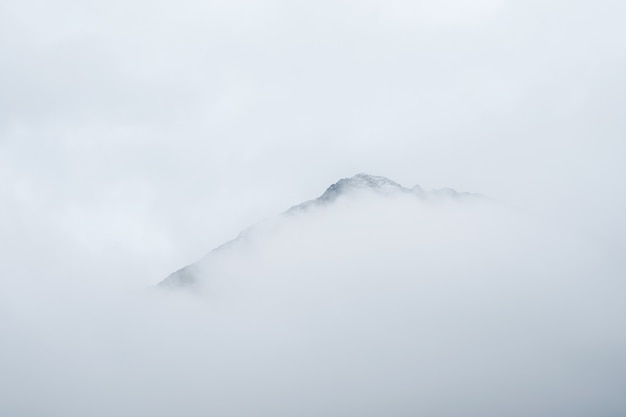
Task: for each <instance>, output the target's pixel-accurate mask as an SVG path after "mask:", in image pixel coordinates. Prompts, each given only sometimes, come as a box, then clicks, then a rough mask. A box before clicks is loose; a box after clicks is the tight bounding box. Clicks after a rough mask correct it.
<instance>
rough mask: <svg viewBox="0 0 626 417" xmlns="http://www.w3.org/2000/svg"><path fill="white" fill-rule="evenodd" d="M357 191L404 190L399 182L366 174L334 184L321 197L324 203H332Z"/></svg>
mask: <svg viewBox="0 0 626 417" xmlns="http://www.w3.org/2000/svg"><path fill="white" fill-rule="evenodd" d="M357 189H375V190H380V189H396V190H404V187H402V186H401V185H400V184H398V183H397V182H394V181H392V180H390V179H389V178H386V177H380V176H376V175H369V174H365V173H360V174H356V175H354V176H352V177H350V178H342V179H340V180H339V181H337V182H336V183H334V184H332V185H331V186H330V187H328V188H327V189H326V191H325V192H324V194H322V195H321V196H320V197H319V200H322V201H332V200H334V199H335V198H337V197H338V196H339V195H340V194H342V193H344V192H346V191H349V190H357Z"/></svg>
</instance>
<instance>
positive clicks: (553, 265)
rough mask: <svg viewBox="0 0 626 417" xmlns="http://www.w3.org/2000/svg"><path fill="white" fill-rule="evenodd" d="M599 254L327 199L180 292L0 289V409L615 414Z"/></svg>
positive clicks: (622, 318)
mask: <svg viewBox="0 0 626 417" xmlns="http://www.w3.org/2000/svg"><path fill="white" fill-rule="evenodd" d="M605 249H606V248H604V247H602V245H599V244H597V243H596V242H593V241H589V239H588V238H587V237H586V236H584V235H581V234H579V233H574V232H572V231H571V230H568V229H567V228H563V227H560V226H558V225H555V224H554V223H551V222H546V221H543V220H541V219H537V218H534V217H532V216H529V215H528V214H527V213H522V212H520V211H519V210H516V209H513V208H511V207H510V206H509V205H506V204H502V203H499V202H495V201H493V200H490V199H487V198H478V197H477V198H473V199H458V198H443V199H438V200H433V201H430V200H422V199H419V198H416V197H415V196H414V195H403V194H399V195H385V194H380V193H375V192H370V191H369V190H365V191H359V192H357V193H354V194H350V195H346V196H340V198H338V199H337V200H336V201H334V202H332V203H331V204H328V205H324V206H312V207H308V208H307V209H305V210H301V211H296V212H295V213H294V212H289V213H288V214H283V215H281V216H277V217H274V218H272V219H268V220H266V221H264V222H261V223H259V224H257V225H255V226H253V227H252V228H250V229H249V230H247V231H246V232H245V233H244V234H243V235H242V237H240V238H239V239H238V240H237V241H236V242H235V244H231V245H229V246H228V247H226V248H225V249H223V250H220V251H218V252H217V253H216V254H214V255H213V256H207V257H206V258H204V259H203V260H200V262H198V264H196V266H195V267H196V273H197V276H198V277H199V281H198V283H197V285H194V286H192V287H181V288H161V287H151V288H144V289H141V290H137V291H135V292H133V293H124V294H120V293H109V294H106V293H105V294H106V295H103V293H102V292H84V293H82V294H81V293H77V292H76V291H75V290H74V289H72V288H67V287H63V286H59V287H56V288H50V287H48V288H46V289H45V290H40V289H39V290H34V289H33V288H19V287H18V288H16V287H14V288H12V293H11V296H9V297H7V293H6V292H3V303H2V305H3V306H4V309H3V310H4V311H5V312H7V311H8V312H9V315H8V316H7V315H6V314H3V322H2V328H3V335H4V336H3V340H5V342H4V343H3V347H2V350H3V355H2V368H3V375H4V376H3V378H2V381H3V385H2V390H3V393H4V394H3V412H4V413H5V414H7V415H46V416H57V415H58V416H74V415H75V416H80V415H94V416H100V415H102V416H106V415H111V414H115V415H122V416H126V415H128V416H134V415H157V416H171V415H180V414H183V415H191V416H195V415H197V416H201V415H215V416H258V415H268V416H269V415H274V416H276V415H279V416H282V415H284V416H288V415H302V416H309V415H310V416H316V415H330V416H335V415H336V416H345V415H372V416H380V415H388V414H394V415H407V416H408V415H416V414H417V415H426V414H427V415H437V416H457V415H466V416H484V415H494V416H495V415H498V416H527V415H537V416H544V415H545V416H561V415H562V416H577V415H580V416H586V415H591V414H593V415H598V416H613V415H620V414H621V413H623V412H624V410H626V401H625V400H624V396H623V389H622V388H623V387H624V383H625V382H626V379H625V378H626V372H625V371H626V369H625V364H626V357H625V353H624V352H626V335H625V334H624V332H623V329H624V325H626V323H625V322H626V307H625V305H624V303H623V293H624V290H626V288H625V287H626V285H625V283H624V282H623V278H622V276H623V275H622V272H623V260H621V259H617V258H615V257H614V256H612V255H611V252H610V251H607V250H605ZM7 306H8V308H7Z"/></svg>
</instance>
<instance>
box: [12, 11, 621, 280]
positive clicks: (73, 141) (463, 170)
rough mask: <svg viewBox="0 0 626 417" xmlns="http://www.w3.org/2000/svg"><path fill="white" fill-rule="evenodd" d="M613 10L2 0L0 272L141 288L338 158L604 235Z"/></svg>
mask: <svg viewBox="0 0 626 417" xmlns="http://www.w3.org/2000/svg"><path fill="white" fill-rule="evenodd" d="M625 12H626V4H625V3H624V2H623V1H618V0H596V1H577V0H574V1H571V0H568V1H565V0H562V1H560V0H544V1H528V0H527V1H508V0H477V1H474V2H471V3H470V2H467V1H464V0H445V1H438V2H432V1H420V2H416V1H403V0H385V1H376V0H366V1H351V0H343V1H341V0H340V1H334V2H333V1H327V0H322V1H315V2H287V1H282V0H275V1H272V0H264V1H248V0H229V1H190V0H183V1H176V2H174V1H168V0H166V1H160V2H148V1H144V0H124V1H121V0H112V1H107V2H84V1H69V0H68V1H65V0H55V1H44V0H41V1H24V0H20V1H16V0H3V1H2V2H0V56H2V63H1V65H0V234H1V235H2V239H0V264H2V268H3V271H4V273H5V274H6V275H7V277H10V278H7V279H6V280H5V283H6V281H7V280H9V279H11V280H19V281H24V280H26V281H29V282H38V283H39V282H41V283H42V284H44V285H46V284H45V283H47V285H53V284H51V283H52V282H54V283H55V284H54V285H56V284H58V282H59V281H63V280H66V281H67V283H69V282H71V283H72V284H76V283H79V282H84V281H90V282H91V281H98V282H102V281H106V282H107V284H101V285H103V286H105V287H106V286H113V287H122V288H127V289H132V288H137V287H141V286H145V285H149V284H151V283H154V282H157V281H159V280H160V279H161V278H163V277H164V276H166V275H167V274H168V273H170V272H171V271H173V270H175V269H177V268H179V267H181V266H183V265H185V264H187V263H190V262H192V261H194V260H196V259H197V258H199V257H201V256H202V255H204V254H205V253H206V252H208V251H209V250H210V249H211V248H213V247H214V246H217V245H219V244H221V243H222V242H224V241H225V240H228V239H230V238H232V237H234V236H235V235H236V234H237V233H238V232H239V231H240V230H241V229H243V228H245V227H246V226H248V225H250V224H252V223H255V222H257V221H259V220H262V219H264V218H267V217H271V216H273V215H275V214H277V213H280V212H282V211H284V210H285V209H287V208H288V207H290V206H291V205H294V204H297V203H300V202H301V201H303V200H307V199H311V198H314V197H316V196H317V195H319V194H321V193H322V192H323V190H324V189H325V188H326V187H327V186H328V185H330V184H331V183H332V182H335V181H336V180H337V179H339V178H341V177H346V176H351V175H353V174H355V173H357V172H368V173H371V174H375V175H384V176H387V177H389V178H391V179H393V180H395V181H397V182H400V183H402V184H403V185H406V186H412V185H414V184H420V185H421V186H422V187H424V188H426V189H429V188H437V187H453V188H455V189H458V190H461V191H472V192H480V193H483V194H486V195H489V196H491V197H494V198H497V199H501V200H505V201H508V202H510V203H511V204H513V205H516V206H519V207H523V208H526V209H528V210H531V211H534V212H537V213H540V214H541V215H543V216H548V217H551V218H554V219H555V221H557V220H558V221H562V222H565V223H567V224H569V225H572V226H573V227H577V228H581V229H584V230H586V231H587V232H589V233H592V234H594V235H596V236H598V237H599V238H600V239H604V240H607V241H610V242H612V243H616V242H623V241H624V236H625V233H626V220H625V217H624V215H623V213H624V212H626V197H625V196H626V193H625V191H626V190H625V188H626V187H624V178H626V168H625V163H624V161H625V160H626V159H625V158H626V143H625V140H624V133H625V132H626V118H625V117H624V113H625V109H626V77H625V76H624V74H626V26H624V18H625V16H626V15H625ZM34 260H36V262H34ZM94 266H96V269H97V272H95V273H94V272H93V268H94ZM88 272H89V273H88ZM111 277H116V278H115V279H113V278H111ZM38 285H39V284H38ZM99 285H100V284H99Z"/></svg>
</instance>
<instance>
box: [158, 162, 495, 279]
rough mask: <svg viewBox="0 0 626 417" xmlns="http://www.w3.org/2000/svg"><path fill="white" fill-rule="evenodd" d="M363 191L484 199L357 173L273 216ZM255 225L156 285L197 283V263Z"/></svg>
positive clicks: (239, 238)
mask: <svg viewBox="0 0 626 417" xmlns="http://www.w3.org/2000/svg"><path fill="white" fill-rule="evenodd" d="M363 192H369V193H374V194H377V195H381V196H390V195H394V194H395V195H406V196H413V197H415V198H417V199H419V200H422V201H433V200H442V199H446V200H449V199H452V200H462V199H468V198H469V199H472V198H480V199H482V198H485V197H484V196H482V195H481V194H475V193H468V192H457V191H456V190H454V189H452V188H442V189H434V190H431V191H425V190H424V189H423V188H422V187H420V186H419V185H415V186H413V187H412V188H407V187H404V186H402V185H400V184H399V183H397V182H395V181H392V180H390V179H389V178H387V177H383V176H376V175H370V174H366V173H358V174H356V175H354V176H352V177H347V178H341V179H340V180H338V181H337V182H335V183H333V184H331V185H330V186H329V187H328V188H326V190H325V191H324V192H323V193H322V194H321V195H320V196H319V197H317V198H315V199H313V200H308V201H305V202H303V203H300V204H297V205H294V206H292V207H290V208H289V209H287V210H286V211H284V212H283V213H282V214H280V215H279V216H277V217H278V218H280V217H281V216H285V215H287V216H289V215H295V214H298V213H303V212H306V211H308V210H310V209H314V208H321V207H326V206H330V205H332V204H333V203H335V202H336V201H338V200H339V199H340V198H342V197H344V196H347V195H356V194H359V193H363ZM259 224H260V223H257V224H256V225H253V226H250V227H248V228H246V229H244V230H243V231H242V232H241V233H239V235H238V236H237V237H236V238H234V239H232V240H229V241H227V242H225V243H223V244H222V245H219V246H217V247H215V248H214V249H212V250H211V251H209V253H208V254H207V255H205V256H204V257H203V258H202V259H200V260H198V261H197V262H194V263H192V264H190V265H187V266H185V267H183V268H181V269H179V270H177V271H175V272H173V273H171V274H170V275H168V276H167V277H166V278H165V279H163V280H162V281H161V282H159V283H158V286H159V287H167V288H177V287H187V286H192V285H193V284H194V283H196V282H197V276H196V275H197V273H196V271H195V269H196V267H197V264H199V263H201V262H206V261H207V260H208V259H210V257H211V256H212V255H216V254H218V253H220V252H222V251H224V250H226V249H228V248H230V247H232V246H235V245H237V244H239V243H240V242H241V241H243V240H244V239H245V238H246V236H247V235H248V234H249V233H250V232H251V231H252V230H253V229H254V228H256V227H257V226H259Z"/></svg>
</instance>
